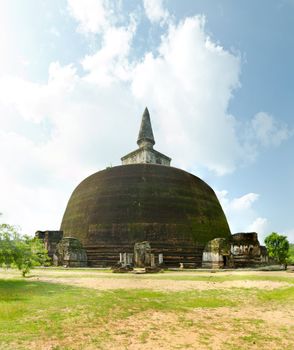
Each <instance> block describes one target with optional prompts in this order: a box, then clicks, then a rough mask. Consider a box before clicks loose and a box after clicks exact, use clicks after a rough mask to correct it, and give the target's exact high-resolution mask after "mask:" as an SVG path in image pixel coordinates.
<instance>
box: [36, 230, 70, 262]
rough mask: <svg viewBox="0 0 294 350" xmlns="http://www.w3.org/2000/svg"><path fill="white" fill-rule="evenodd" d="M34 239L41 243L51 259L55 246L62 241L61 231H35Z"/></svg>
mask: <svg viewBox="0 0 294 350" xmlns="http://www.w3.org/2000/svg"><path fill="white" fill-rule="evenodd" d="M35 237H36V238H39V239H40V240H42V241H43V243H44V247H45V249H47V251H48V256H49V257H50V258H51V259H53V255H54V253H55V251H56V247H57V244H58V243H59V242H60V241H61V240H62V237H63V231H37V232H36V233H35Z"/></svg>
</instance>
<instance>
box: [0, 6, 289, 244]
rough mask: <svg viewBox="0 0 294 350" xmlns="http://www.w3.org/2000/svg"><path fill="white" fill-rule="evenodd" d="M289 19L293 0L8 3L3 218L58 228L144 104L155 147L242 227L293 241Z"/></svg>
mask: <svg viewBox="0 0 294 350" xmlns="http://www.w3.org/2000/svg"><path fill="white" fill-rule="evenodd" d="M293 16H294V1H293V0H280V1H277V0H260V1H252V0H251V1H242V2H241V1H238V2H236V1H233V0H232V1H229V0H227V1H208V0H205V1H197V0H193V1H192V0H185V1H177V0H166V1H159V0H149V1H147V0H146V1H135V0H128V1H127V0H121V1H110V0H84V1H79V0H68V1H66V0H62V1H60V0H50V1H49V0H43V1H38V2H36V1H33V0H27V1H26V2H24V1H21V0H9V1H8V0H3V1H1V3H0V29H1V31H0V53H1V55H0V122H1V124H0V152H1V172H0V212H1V213H2V216H1V220H2V221H5V222H8V223H10V224H15V225H19V226H20V227H21V228H22V231H23V232H25V233H30V234H33V233H34V231H36V230H38V229H58V228H59V225H60V222H61V218H62V215H63V212H64V209H65V206H66V203H67V201H68V198H69V196H70V194H71V192H72V190H73V189H74V188H75V186H76V185H77V184H78V183H79V182H80V181H81V180H82V179H83V178H84V177H86V176H87V175H89V174H91V173H93V172H95V171H98V170H101V169H104V168H105V167H107V166H109V165H119V164H120V157H121V156H123V155H125V154H127V153H128V152H129V151H131V150H133V149H134V148H135V147H136V136H137V132H138V128H139V124H140V117H141V114H142V112H143V110H144V107H145V106H146V105H147V106H148V108H149V110H150V113H151V119H152V123H153V129H154V134H155V138H156V145H155V148H156V149H158V150H159V151H161V152H163V153H165V154H167V155H168V156H171V157H172V159H173V160H172V165H173V166H176V167H180V168H183V169H186V170H187V171H190V172H191V173H193V174H195V175H197V176H199V177H201V178H202V179H204V180H205V181H207V182H208V184H210V185H211V186H212V188H213V189H214V190H215V191H216V193H217V195H218V197H219V199H220V201H221V203H222V205H223V208H224V210H225V213H226V215H227V218H228V221H229V224H230V227H231V230H232V232H240V231H251V230H253V231H257V232H258V233H259V235H260V238H261V241H262V239H263V237H264V236H265V235H266V234H268V233H270V232H272V231H277V232H280V233H283V234H286V235H288V237H289V238H290V241H292V242H294V221H293V214H292V211H293V207H294V184H293V179H294V166H293V150H294V122H293V115H292V114H293V110H294V108H293V107H294V86H293V84H294V83H293V82H294V69H293V62H294V38H293V35H292V33H293V32H294V22H293Z"/></svg>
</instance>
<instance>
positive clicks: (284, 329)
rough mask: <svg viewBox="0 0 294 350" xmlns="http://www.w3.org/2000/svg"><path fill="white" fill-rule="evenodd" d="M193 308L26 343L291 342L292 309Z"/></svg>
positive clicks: (201, 345)
mask: <svg viewBox="0 0 294 350" xmlns="http://www.w3.org/2000/svg"><path fill="white" fill-rule="evenodd" d="M287 314H288V315H287V317H286V318H285V313H281V312H280V311H279V310H267V311H265V310H262V309H259V308H249V307H248V309H237V308H233V309H232V308H218V309H202V308H197V309H195V310H192V311H190V312H187V313H179V314H178V313H172V312H159V311H147V312H142V313H140V314H137V315H133V316H131V317H128V318H126V319H123V320H120V321H115V322H111V321H110V322H108V323H107V324H106V325H105V324H100V325H98V326H96V327H92V326H91V325H89V327H85V328H79V329H76V328H75V327H71V328H69V329H68V337H67V338H65V339H64V340H62V341H58V340H53V339H51V340H48V341H47V342H46V343H45V342H44V341H37V342H34V343H33V344H32V343H31V344H30V348H31V349H34V350H37V349H42V350H45V349H46V350H54V349H73V350H77V349H85V350H93V349H103V350H104V349H105V350H150V349H163V350H174V349H197V350H206V349H211V350H218V349H219V350H225V349H228V350H230V349H241V350H243V349H244V350H251V349H252V350H255V349H256V350H257V349H259V350H260V349H289V350H291V349H293V348H294V333H293V330H294V310H293V309H291V310H288V312H287Z"/></svg>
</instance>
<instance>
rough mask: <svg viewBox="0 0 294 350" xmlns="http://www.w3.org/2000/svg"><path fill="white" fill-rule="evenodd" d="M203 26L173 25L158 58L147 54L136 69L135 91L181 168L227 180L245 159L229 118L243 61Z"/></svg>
mask: <svg viewBox="0 0 294 350" xmlns="http://www.w3.org/2000/svg"><path fill="white" fill-rule="evenodd" d="M204 25H205V19H204V17H201V16H197V17H193V18H187V19H186V20H184V21H182V22H180V23H179V24H178V25H177V26H175V25H171V26H170V27H169V29H168V32H167V33H166V35H165V36H163V37H162V42H161V44H160V47H159V49H158V55H156V56H155V55H153V54H152V53H147V54H146V56H145V57H144V60H143V61H142V62H141V63H139V64H138V65H137V66H136V67H135V69H134V74H133V81H132V91H133V94H134V96H135V97H136V98H137V99H138V100H140V101H142V102H144V103H145V104H146V105H148V106H151V112H152V114H153V115H154V119H156V120H158V121H159V127H160V132H157V134H158V137H157V139H159V140H161V142H162V145H163V147H164V148H165V149H166V150H167V151H168V152H169V154H170V155H171V156H172V157H173V159H174V160H175V162H176V164H177V165H179V166H184V167H187V166H189V165H191V163H194V164H195V163H196V164H197V163H198V164H202V165H204V166H205V167H208V168H209V169H211V170H214V171H215V172H217V173H218V174H225V173H227V172H230V171H233V170H234V169H235V166H236V162H237V161H239V159H240V158H241V157H242V156H243V155H242V148H241V145H240V144H239V142H238V138H237V137H236V133H235V120H234V118H233V117H232V116H230V115H229V114H228V112H227V107H228V103H229V101H230V98H231V97H232V93H233V91H234V89H235V88H237V87H238V86H239V72H240V61H239V57H236V56H234V55H233V54H231V53H230V52H228V51H226V50H225V49H223V48H222V47H220V46H218V45H216V44H214V43H213V42H212V41H211V39H210V38H209V37H208V36H207V35H206V33H205V29H204ZM177 145H180V147H177ZM192 159H193V160H192Z"/></svg>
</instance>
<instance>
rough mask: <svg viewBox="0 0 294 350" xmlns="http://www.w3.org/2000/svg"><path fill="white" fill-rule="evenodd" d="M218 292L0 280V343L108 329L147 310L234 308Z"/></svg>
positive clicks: (177, 310) (231, 302) (232, 302)
mask: <svg viewBox="0 0 294 350" xmlns="http://www.w3.org/2000/svg"><path fill="white" fill-rule="evenodd" d="M233 305H235V302H234V301H232V300H230V299H229V298H227V296H224V295H222V293H220V292H219V291H215V290H213V291H207V292H205V293H202V292H199V291H195V292H173V293H164V292H156V291H151V290H115V291H111V292H110V291H106V292H98V291H95V290H91V289H86V288H78V287H71V286H64V285H61V284H53V283H44V282H35V281H34V282H30V281H27V280H0V339H1V340H2V341H6V342H10V341H14V340H15V339H18V340H29V339H34V338H36V337H39V336H42V335H43V336H44V335H45V336H54V337H62V336H63V335H62V334H63V331H64V328H66V327H64V326H67V325H69V324H74V325H78V324H80V325H82V324H83V322H87V323H88V324H97V323H99V322H102V323H105V322H106V323H107V322H108V321H109V320H117V319H123V318H126V317H129V316H131V315H134V314H136V313H139V312H143V311H146V310H158V311H175V312H184V311H186V310H190V309H193V308H199V307H201V308H202V307H206V308H217V307H222V306H233Z"/></svg>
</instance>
